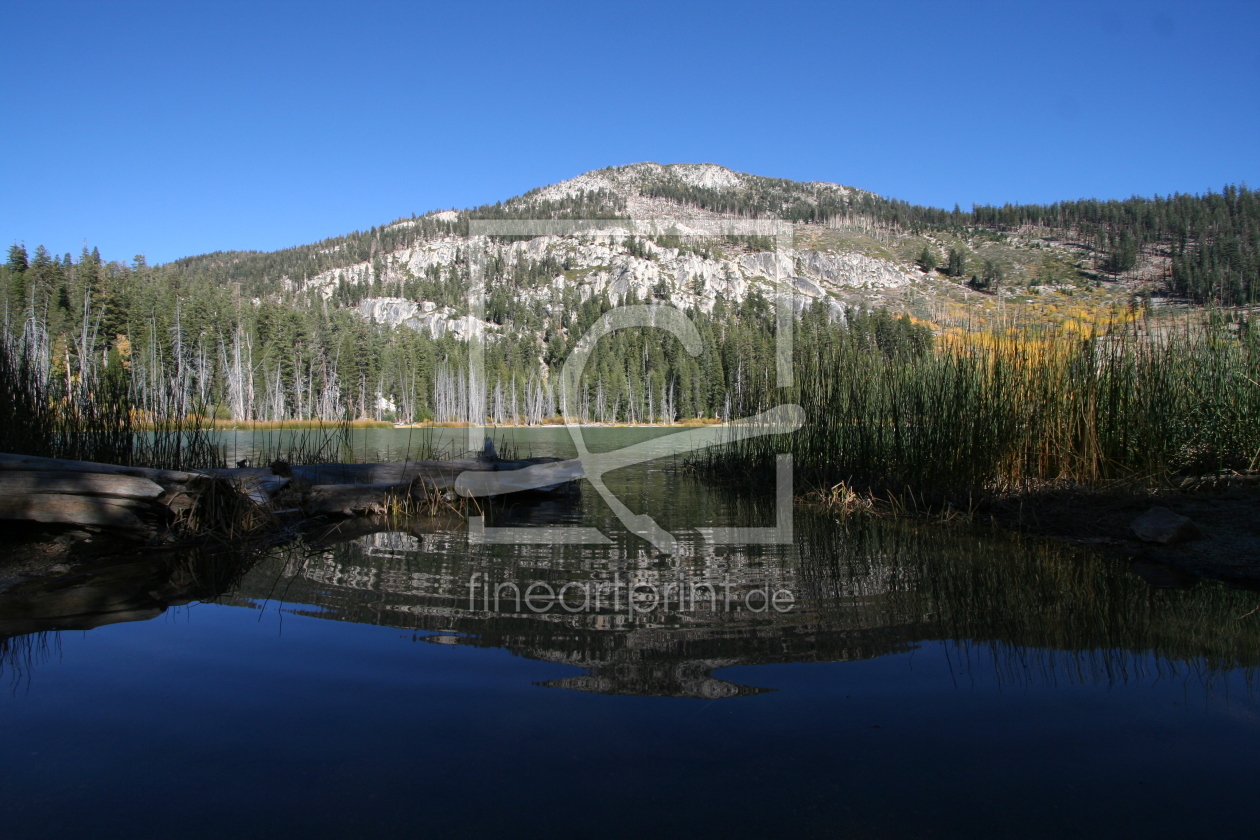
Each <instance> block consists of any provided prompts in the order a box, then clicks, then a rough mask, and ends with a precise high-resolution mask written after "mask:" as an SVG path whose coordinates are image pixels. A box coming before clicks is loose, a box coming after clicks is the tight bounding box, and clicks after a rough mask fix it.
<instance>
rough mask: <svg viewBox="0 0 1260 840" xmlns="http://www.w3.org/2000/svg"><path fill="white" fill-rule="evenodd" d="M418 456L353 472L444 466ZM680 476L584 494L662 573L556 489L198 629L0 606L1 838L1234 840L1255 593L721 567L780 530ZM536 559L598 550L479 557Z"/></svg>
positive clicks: (315, 561) (547, 442)
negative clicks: (633, 518)
mask: <svg viewBox="0 0 1260 840" xmlns="http://www.w3.org/2000/svg"><path fill="white" fill-rule="evenodd" d="M664 433H668V430H652V429H597V430H588V432H587V435H588V438H589V439H590V441H591V445H592V449H601V450H605V451H607V450H610V449H616V448H619V447H621V446H625V445H627V444H630V443H634V442H637V441H641V440H644V439H646V438H648V437H652V436H655V435H660V434H664ZM430 434H431V437H426V438H424V439H423V440H421V439H419V438H420V437H421V435H420V433H418V432H407V431H389V430H387V431H381V432H376V431H373V432H370V433H366V434H365V433H362V432H360V433H357V434H356V442H355V448H356V454H357V455H359V456H363V455H367V456H372V455H376V454H382V453H388V454H389V456H390V457H393V458H400V457H403V455H404V453H405V451H406V450H407V449H408V447H410V448H411V450H412V454H413V456H415V455H416V454H418V450H419V449H420V448H421V447H435V448H442V447H447V448H448V449H449V450H452V451H453V450H457V449H460V448H462V444H463V441H464V438H463V435H464V433H463V432H462V431H458V430H452V431H446V430H441V431H438V432H433V433H430ZM509 439H510V440H509ZM499 440H500V449H501V450H502V449H503V448H504V444H505V443H510V445H511V447H512V448H514V449H515V451H516V452H518V453H519V454H521V455H530V454H532V455H548V454H558V455H570V454H572V452H573V449H572V444H571V442H570V441H569V439H568V435H567V432H566V431H565V430H563V429H540V430H523V431H515V432H510V433H506V434H504V433H501V434H500V435H499ZM276 443H277V441H276V440H275V439H272V440H250V439H245V438H238V439H235V440H233V441H229V445H230V446H232V447H234V448H235V451H236V452H237V453H238V454H240V457H245V456H246V455H247V454H249V453H250V452H251V451H253V450H254V449H256V448H257V447H258V446H260V445H265V446H273V445H275V444H276ZM241 453H243V454H241ZM255 457H257V456H255ZM677 464H678V462H677V461H675V460H674V459H664V460H660V461H656V462H653V463H649V464H644V465H640V466H636V467H631V468H627V469H624V470H621V471H619V472H617V473H614V474H611V475H609V476H608V479H607V480H608V486H609V488H610V490H612V491H613V492H615V493H616V494H617V496H618V498H620V499H621V500H622V502H624V503H625V504H626V505H627V506H628V507H629V508H630V509H631V510H632V511H634V512H635V513H644V514H648V515H650V516H651V517H653V518H654V519H655V520H656V521H657V522H658V523H659V524H660V525H661V526H663V527H664V528H666V529H668V530H669V531H671V532H672V533H674V534H675V535H676V536H677V537H678V539H679V551H678V552H677V553H676V554H675V555H672V556H666V555H662V554H661V553H659V552H657V551H655V550H654V549H653V548H652V547H651V546H650V545H649V544H648V543H646V542H644V541H643V540H641V539H639V538H638V537H635V536H633V535H631V534H628V533H627V532H626V531H625V530H624V529H623V528H622V527H621V526H620V525H619V523H618V521H617V519H616V517H615V516H614V515H613V514H612V513H611V511H610V510H609V508H608V507H607V505H606V504H604V502H603V501H602V500H601V499H600V497H599V495H598V494H597V493H596V492H595V491H594V490H592V489H591V488H590V487H589V486H587V485H584V487H583V489H582V491H581V492H580V494H572V495H568V496H560V497H554V498H545V499H541V500H537V501H532V502H515V503H513V504H512V505H511V506H510V507H507V508H496V509H490V510H487V511H486V512H485V519H484V520H483V524H484V526H485V528H486V529H485V530H484V531H482V533H481V534H480V535H476V534H474V535H473V537H472V538H470V535H469V531H468V529H467V527H466V525H465V524H464V523H462V522H459V521H454V520H449V519H434V520H425V521H422V522H416V523H413V524H412V525H410V526H408V527H407V528H405V529H403V530H396V531H393V532H388V531H387V532H379V533H371V534H361V530H359V531H354V530H352V529H349V528H347V529H345V530H343V531H342V532H341V533H339V534H326V535H323V536H322V537H321V540H320V541H308V542H304V543H301V544H292V545H287V546H280V547H277V548H275V549H274V550H271V551H268V552H266V553H265V554H264V555H263V556H262V557H261V558H260V559H259V558H249V559H247V560H242V561H241V562H243V563H246V565H248V571H246V572H245V574H244V576H243V577H242V578H240V580H239V581H237V582H235V583H234V584H233V585H232V586H231V587H230V588H229V589H228V590H227V591H225V592H222V594H218V595H217V597H211V596H213V595H215V592H213V591H210V592H209V593H208V594H207V592H206V590H207V589H208V590H214V589H215V586H216V584H215V583H214V581H213V580H210V579H209V578H207V577H205V576H204V573H203V572H196V571H195V570H196V569H198V568H202V567H197V566H193V567H190V568H193V569H194V571H193V572H189V571H188V570H186V569H185V570H183V571H177V572H175V573H172V572H171V571H170V570H169V568H167V567H165V566H161V565H160V564H154V563H152V562H148V561H145V560H143V559H142V558H135V559H134V562H133V563H132V565H131V566H129V567H127V569H124V570H119V569H113V570H103V571H100V572H98V573H96V575H95V577H90V579H89V580H88V581H87V583H84V582H83V580H80V581H79V582H78V583H77V584H75V585H78V586H80V592H82V591H87V590H84V589H83V588H82V587H85V586H86V587H88V588H89V589H90V590H91V593H92V595H91V598H90V599H89V600H90V602H91V603H93V604H96V605H97V612H98V613H99V614H96V615H87V616H81V617H79V618H75V619H73V620H71V619H65V618H62V619H58V620H56V621H52V620H42V619H41V617H40V615H39V610H38V605H39V604H41V603H54V602H55V603H65V598H67V597H69V596H68V595H67V594H66V593H67V591H68V590H67V589H65V587H66V586H70V585H71V584H65V585H64V586H63V589H62V590H58V591H55V592H54V591H50V592H45V593H38V594H37V596H32V597H30V598H28V599H27V600H26V601H24V602H23V603H22V604H21V605H18V606H15V605H14V604H15V602H14V601H13V599H11V598H10V599H9V600H8V601H5V600H4V598H3V597H2V596H0V635H5V636H8V641H7V642H6V643H5V647H4V651H5V653H4V657H3V661H2V663H0V686H3V688H4V691H3V692H0V744H3V753H2V754H3V762H2V763H0V790H3V792H4V797H3V798H4V802H5V808H4V814H3V817H2V818H0V836H4V837H14V838H28V837H29V838H34V837H57V838H66V837H128V838H139V837H170V836H175V837H181V838H187V837H234V838H235V837H266V838H276V837H337V838H342V837H371V838H386V837H390V838H392V837H400V838H401V837H406V838H414V837H454V836H503V835H506V834H508V833H513V834H519V835H523V836H553V837H591V836H599V837H642V836H661V837H674V836H682V835H688V836H734V837H746V836H747V837H752V836H793V837H844V838H859V837H871V838H890V837H894V838H895V837H967V838H974V837H1004V838H1005V837H1019V838H1029V837H1034V838H1038V837H1046V838H1061V837H1128V836H1134V837H1146V838H1150V837H1178V838H1184V837H1191V836H1202V837H1214V838H1224V837H1255V836H1257V832H1258V831H1260V829H1258V828H1257V825H1256V823H1257V821H1256V817H1255V812H1254V811H1253V810H1252V809H1253V808H1254V798H1253V797H1254V796H1255V792H1256V789H1257V783H1258V782H1260V766H1258V765H1260V716H1258V712H1260V703H1258V702H1257V686H1256V674H1257V672H1256V666H1257V663H1258V661H1260V614H1257V613H1255V612H1253V611H1254V610H1255V609H1256V607H1257V606H1258V605H1260V594H1257V593H1254V592H1246V591H1240V590H1236V589H1231V588H1228V587H1226V586H1224V585H1221V584H1217V583H1214V582H1208V581H1205V582H1198V583H1197V584H1195V585H1193V586H1189V587H1188V588H1187V587H1186V586H1185V584H1186V583H1187V582H1186V581H1184V580H1182V579H1181V578H1179V577H1178V576H1177V575H1176V574H1174V573H1172V572H1170V571H1169V570H1163V569H1158V568H1149V567H1140V568H1138V569H1137V570H1136V571H1135V569H1134V568H1132V567H1131V566H1130V565H1129V564H1128V563H1126V562H1124V561H1122V560H1117V559H1112V558H1105V557H1100V556H1096V555H1093V554H1090V553H1087V552H1084V551H1081V550H1077V549H1073V548H1068V547H1064V546H1059V545H1054V544H1049V543H1043V542H1038V541H1028V540H1023V541H1019V540H1015V539H1013V538H1010V537H1004V536H1001V535H994V534H992V533H987V532H976V533H969V532H966V531H960V530H957V529H944V528H939V527H932V526H923V525H913V524H911V525H900V524H887V523H881V524H870V523H866V524H856V525H849V526H847V527H845V526H841V525H839V524H837V523H835V522H832V521H829V520H826V519H824V518H819V517H816V516H811V515H808V514H807V513H806V512H804V511H800V510H798V511H797V512H796V515H795V519H794V525H795V531H794V539H793V542H792V543H791V544H790V545H782V546H775V545H770V546H740V545H713V544H711V543H710V542H709V541H707V540H706V539H705V538H704V537H703V535H702V532H701V531H699V530H697V529H705V528H711V527H722V526H742V527H749V526H771V525H774V524H775V510H774V502H773V499H772V498H769V497H767V498H764V499H751V500H749V499H742V500H741V499H736V498H732V497H730V496H727V495H725V494H722V493H720V492H717V491H715V490H713V489H712V488H709V487H706V486H705V485H703V484H699V483H697V482H696V481H694V480H693V479H692V478H690V477H689V476H688V475H687V474H686V473H685V472H683V471H681V470H679V469H677V468H676V467H677ZM766 481H767V485H768V486H772V484H773V481H774V476H767V477H766ZM543 525H551V526H563V527H565V528H586V529H588V531H586V532H585V533H586V534H587V536H589V535H590V534H591V533H592V531H591V530H589V529H594V530H595V531H598V532H600V533H601V534H603V535H604V536H605V537H606V538H607V542H605V543H603V544H567V543H566V542H565V540H567V539H569V538H570V537H566V536H564V535H562V534H560V533H559V532H551V531H549V532H547V534H548V536H546V537H545V538H543V539H540V540H539V541H537V542H535V543H532V544H522V543H519V542H517V543H510V544H499V543H497V542H495V540H496V539H498V537H496V534H502V533H503V532H499V531H495V530H493V529H495V528H502V527H514V528H538V527H540V526H543ZM570 533H576V532H570ZM356 534H361V535H358V536H356ZM198 574H202V575H203V577H202V578H198V577H197V575H198ZM631 585H633V596H631V595H628V594H627V593H628V590H630V587H631ZM531 586H532V587H533V588H532V589H530V587H531ZM93 587H94V588H93ZM514 590H515V591H517V592H520V593H521V594H522V600H521V602H520V603H518V602H517V600H516V597H515V593H514ZM496 591H497V592H498V594H499V601H498V604H497V605H496V604H495V602H494V597H493V593H494V592H496ZM548 592H551V593H553V594H555V593H559V594H561V595H563V596H564V600H563V601H555V600H551V599H549V598H548V597H547V593H548ZM189 593H193V594H194V596H195V595H196V594H197V593H201V595H200V596H199V597H194V598H193V600H192V601H191V602H189V603H182V602H185V601H188V599H189V597H190V595H189ZM527 594H529V595H532V596H533V597H532V598H525V597H524V596H525V595H527ZM584 596H585V599H584ZM41 597H42V598H46V599H47V601H40V600H39V599H40V598H41ZM58 598H61V599H62V601H57V599H58ZM596 599H598V603H596ZM32 604H34V605H35V606H32ZM6 610H7V613H6ZM1248 613H1251V614H1250V615H1249V616H1248V615H1247V614H1248ZM41 621H42V622H43V623H41ZM106 621H108V622H112V623H103V622H106ZM97 625H99V626H97ZM67 626H69V627H78V628H91V629H53V628H54V627H67Z"/></svg>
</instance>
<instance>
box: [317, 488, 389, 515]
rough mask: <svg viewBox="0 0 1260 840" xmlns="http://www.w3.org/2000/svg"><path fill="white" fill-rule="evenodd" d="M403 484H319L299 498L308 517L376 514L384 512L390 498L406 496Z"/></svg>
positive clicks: (387, 508) (387, 507)
mask: <svg viewBox="0 0 1260 840" xmlns="http://www.w3.org/2000/svg"><path fill="white" fill-rule="evenodd" d="M409 495H410V488H409V486H408V485H406V484H321V485H316V486H315V487H312V488H310V490H308V491H307V493H306V496H305V498H304V499H303V500H302V512H303V513H305V514H306V515H307V516H378V515H380V514H382V513H387V512H388V510H389V502H390V500H391V498H393V499H406V498H408V497H409Z"/></svg>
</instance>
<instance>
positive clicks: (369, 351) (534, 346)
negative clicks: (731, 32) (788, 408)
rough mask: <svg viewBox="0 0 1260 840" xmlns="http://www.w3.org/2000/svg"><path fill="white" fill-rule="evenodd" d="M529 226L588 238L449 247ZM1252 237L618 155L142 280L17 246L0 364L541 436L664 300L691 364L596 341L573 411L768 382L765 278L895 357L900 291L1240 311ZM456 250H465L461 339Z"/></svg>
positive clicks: (1176, 213)
mask: <svg viewBox="0 0 1260 840" xmlns="http://www.w3.org/2000/svg"><path fill="white" fill-rule="evenodd" d="M531 218H549V219H566V218H567V219H592V220H604V221H606V222H607V226H606V229H604V225H603V224H602V223H601V224H600V225H599V227H600V228H601V229H602V230H601V235H600V236H595V237H593V238H592V237H542V238H533V239H530V238H525V237H516V238H514V241H513V240H512V239H504V238H499V239H494V240H493V241H491V240H487V239H485V238H484V237H482V238H470V237H469V236H468V230H469V222H470V221H471V220H474V219H531ZM630 218H635V219H642V218H658V219H666V220H669V221H670V222H671V223H672V224H675V225H676V229H675V232H674V233H673V234H670V235H664V236H655V237H636V236H633V235H630V234H627V233H625V231H624V230H622V229H621V228H619V227H618V222H619V221H624V220H626V219H630ZM722 218H733V219H747V218H761V219H778V220H784V221H790V222H792V223H793V224H794V225H795V229H796V236H795V241H794V243H793V246H792V247H791V248H785V249H781V250H776V249H775V243H774V242H773V241H771V240H769V239H766V238H764V237H756V236H744V237H719V238H712V237H704V236H700V235H698V232H699V231H701V229H702V228H703V225H704V223H706V222H711V221H712V220H714V219H722ZM623 227H624V225H623ZM1258 240H1260V207H1258V206H1257V201H1256V197H1255V194H1254V193H1253V192H1251V191H1250V190H1248V189H1247V188H1246V187H1227V188H1225V189H1224V190H1222V191H1221V192H1219V193H1216V192H1209V193H1206V194H1204V195H1199V196H1191V195H1175V196H1172V197H1167V198H1161V197H1155V198H1151V199H1143V198H1131V199H1127V200H1124V201H1093V200H1087V201H1069V202H1060V203H1056V204H1052V205H1006V206H1003V207H974V208H972V209H971V210H969V211H962V210H960V209H958V208H955V209H954V210H952V211H945V210H939V209H934V208H925V207H917V206H913V205H909V204H906V203H905V202H899V201H895V200H890V199H885V198H881V197H879V196H876V195H873V194H871V193H867V192H863V191H860V190H856V189H852V188H847V187H840V186H837V185H834V184H804V183H798V182H792V181H785V180H780V179H770V178H759V177H755V176H749V175H742V174H739V173H734V172H730V171H729V170H725V169H722V168H720V167H714V166H707V165H704V166H687V165H684V166H671V167H661V166H657V165H655V164H636V165H634V166H630V167H620V168H616V169H608V170H600V171H597V172H592V173H587V174H586V175H583V176H580V177H579V178H576V179H573V180H572V181H568V182H564V183H562V184H557V185H553V186H551V187H545V188H540V189H538V190H534V191H531V192H530V193H527V194H525V195H523V196H520V197H518V198H515V199H512V200H510V201H506V202H502V203H500V204H495V205H489V206H485V207H480V208H475V209H473V210H468V211H458V212H457V211H443V212H437V213H431V214H428V215H425V216H421V217H411V218H405V219H400V220H397V221H395V222H393V223H391V224H388V225H382V226H380V227H376V228H371V229H369V230H367V231H363V232H355V233H352V234H348V235H346V236H342V237H336V238H334V239H329V240H324V241H322V242H318V243H314V244H312V245H307V246H300V247H295V248H289V249H285V250H282V251H276V252H271V253H259V252H216V253H213V254H207V255H202V256H196V257H188V258H185V259H181V260H177V261H175V262H173V263H170V264H167V265H161V266H149V265H147V264H146V263H145V261H144V260H143V258H140V257H137V258H134V259H132V260H130V261H128V262H123V261H120V260H116V261H110V262H106V261H105V260H104V259H102V257H101V256H100V254H98V253H97V252H96V251H95V250H87V249H86V248H85V249H84V250H83V251H82V252H81V253H80V254H79V255H78V257H77V258H72V257H71V255H69V254H66V255H60V256H59V255H53V254H50V253H49V252H48V251H47V250H46V249H45V248H43V247H42V246H36V247H34V248H33V250H28V248H27V247H26V246H25V245H24V244H22V243H15V244H13V245H12V246H11V247H10V248H9V250H8V258H7V261H6V263H5V265H4V267H3V268H0V311H2V312H3V319H4V321H3V329H4V341H5V343H6V344H7V345H8V347H9V348H10V351H11V352H12V353H13V354H20V355H25V356H26V357H27V358H28V359H30V360H32V361H33V363H35V364H37V365H38V366H39V368H40V369H41V370H42V371H43V372H44V374H45V375H46V376H47V377H48V378H49V379H50V380H56V379H60V380H62V381H66V382H68V381H72V380H74V381H79V380H85V379H90V378H92V377H94V376H97V375H99V374H101V373H102V372H105V371H109V370H113V371H115V372H116V373H117V374H118V375H122V374H123V373H125V375H126V376H127V377H128V378H129V379H130V381H131V383H132V391H133V395H134V401H135V403H136V405H137V406H138V407H140V408H142V409H143V410H145V411H149V412H153V413H155V414H170V413H186V412H197V413H202V414H213V415H215V416H218V417H220V418H231V419H237V420H252V419H266V420H283V419H299V418H319V419H325V420H331V419H337V418H347V417H348V418H357V417H371V418H375V419H386V420H397V421H403V422H411V421H416V420H422V419H435V420H439V421H467V420H469V419H480V418H479V417H476V415H477V414H479V413H480V410H481V409H480V408H479V406H484V410H485V413H486V415H487V417H488V419H489V420H490V421H492V422H498V423H508V422H518V423H525V422H529V423H539V422H546V421H548V420H551V419H553V418H554V417H555V416H556V414H557V394H556V393H555V386H554V383H555V382H556V381H557V380H558V377H557V376H556V374H557V373H558V369H559V366H560V365H561V364H563V362H564V360H565V359H566V358H567V356H568V354H569V352H570V351H571V350H572V348H573V346H574V344H575V343H576V342H577V340H578V339H579V338H580V337H581V336H582V335H583V334H584V333H585V332H586V330H587V329H588V328H589V327H590V326H591V325H592V324H593V323H595V321H596V320H597V319H598V318H599V317H600V316H601V315H602V314H603V313H604V312H606V311H608V310H609V309H611V308H612V307H614V306H616V305H619V304H623V303H670V304H673V305H675V306H678V307H679V308H682V309H683V310H685V311H686V312H687V313H688V315H689V316H690V317H691V318H692V319H693V321H694V322H695V323H696V325H697V327H698V329H699V331H700V334H701V336H702V338H703V341H704V343H705V352H703V353H702V354H700V355H699V356H697V357H692V356H690V355H688V354H687V353H686V352H685V351H684V350H683V348H682V347H681V345H680V344H679V343H678V342H677V341H676V340H675V339H673V338H671V337H669V336H667V335H666V334H665V333H661V332H659V331H656V332H653V331H644V330H634V331H624V332H619V333H616V334H614V335H613V336H610V337H609V338H606V339H604V340H603V341H602V342H601V343H600V346H599V350H598V352H597V353H596V355H595V356H594V357H593V358H592V361H591V364H590V365H589V366H588V369H587V375H586V386H585V389H584V393H583V394H582V395H580V399H579V400H578V404H579V405H580V406H581V411H582V415H583V418H584V419H586V420H589V421H595V422H613V421H626V422H673V421H676V420H681V419H685V418H692V417H723V416H730V415H732V414H738V413H742V412H744V411H746V410H747V409H748V406H746V405H744V404H743V403H744V398H743V395H745V394H747V393H753V392H762V391H763V390H764V388H763V386H764V385H766V384H767V382H766V378H767V377H770V376H772V375H773V370H774V364H773V351H774V340H775V339H774V333H775V318H774V311H773V305H772V301H773V295H774V292H775V290H776V288H778V287H777V286H776V283H784V282H786V283H788V284H789V287H790V288H791V290H792V292H793V294H794V296H795V298H796V310H797V316H798V318H805V319H813V321H814V328H812V329H807V330H802V331H800V332H799V335H800V336H802V337H805V336H809V337H810V338H809V339H808V341H806V340H805V339H804V338H802V339H801V341H798V342H797V347H796V352H797V353H798V354H805V356H809V355H810V354H812V353H814V352H815V349H816V348H814V347H813V346H812V345H811V344H810V343H809V342H813V341H822V340H825V339H824V338H819V336H822V335H825V334H826V333H827V331H829V330H830V331H839V330H846V329H847V330H850V331H854V334H855V335H869V336H871V339H870V341H871V347H872V352H889V353H892V352H897V353H900V352H910V351H915V352H917V351H918V350H915V348H918V349H919V350H921V349H922V348H924V347H926V346H928V345H930V343H931V340H932V338H931V336H932V334H933V332H934V331H939V329H941V326H942V325H941V324H940V323H934V322H933V316H932V312H930V311H927V310H925V309H924V308H923V306H924V305H923V304H922V303H921V301H923V300H929V302H930V300H931V299H932V298H933V295H936V296H938V297H939V296H940V290H942V289H944V290H945V291H946V292H948V290H950V289H957V290H959V291H960V292H970V293H971V294H972V298H970V300H975V301H979V302H980V303H986V302H988V301H996V302H998V303H999V304H1004V305H1007V306H1010V307H1012V308H1013V307H1015V306H1016V305H1018V304H1019V303H1020V302H1021V301H1025V300H1027V301H1031V300H1034V299H1035V298H1033V297H1026V296H1028V295H1033V296H1036V295H1038V294H1040V293H1041V292H1043V291H1045V292H1047V293H1049V292H1050V291H1054V290H1056V289H1057V290H1061V291H1062V292H1063V293H1064V294H1071V292H1072V289H1074V288H1081V289H1090V288H1100V289H1107V290H1112V291H1113V292H1114V293H1113V294H1112V299H1114V300H1116V301H1124V300H1127V299H1129V298H1130V297H1132V296H1134V295H1138V294H1139V293H1140V294H1141V295H1142V296H1145V297H1150V296H1151V295H1155V296H1157V297H1158V296H1161V295H1162V296H1166V297H1168V298H1169V299H1174V298H1177V299H1182V300H1183V301H1185V302H1186V303H1189V304H1199V305H1222V306H1238V305H1246V304H1250V303H1254V302H1255V301H1256V298H1257V296H1258V295H1260V260H1258V257H1257V245H1258V244H1260V241H1258ZM472 248H476V249H479V251H478V253H482V254H484V255H485V259H484V266H485V280H486V290H487V295H486V298H485V318H484V321H482V322H481V323H478V324H472V323H470V318H469V312H470V310H469V306H468V289H469V281H470V263H469V259H470V249H472ZM1126 284H1128V285H1126ZM962 299H963V300H969V299H968V298H966V297H965V296H964V297H963V298H962ZM916 300H917V301H920V304H919V308H918V309H915V308H914V307H912V306H910V305H909V304H905V305H903V302H905V301H916ZM889 310H891V312H890V311H889ZM904 313H910V314H913V315H916V317H914V318H911V317H902V316H903V314H904ZM819 324H825V325H827V326H826V327H825V329H820V328H818V325H819ZM473 331H478V332H479V333H480V334H482V335H484V337H485V346H486V351H487V361H486V368H485V374H486V378H485V381H484V382H475V381H470V379H469V375H470V374H469V366H468V363H467V362H468V359H467V354H468V341H467V339H468V337H469V335H470V334H472V332H473ZM907 348H909V349H907Z"/></svg>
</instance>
